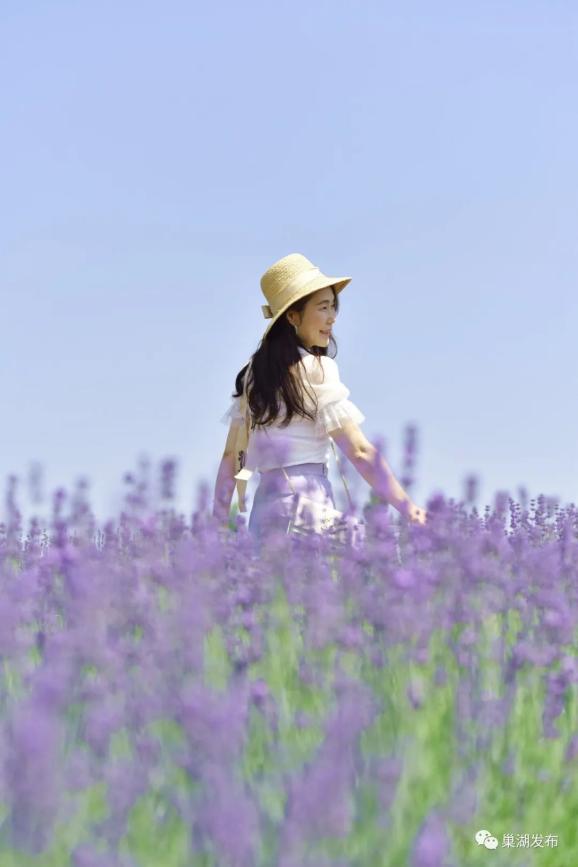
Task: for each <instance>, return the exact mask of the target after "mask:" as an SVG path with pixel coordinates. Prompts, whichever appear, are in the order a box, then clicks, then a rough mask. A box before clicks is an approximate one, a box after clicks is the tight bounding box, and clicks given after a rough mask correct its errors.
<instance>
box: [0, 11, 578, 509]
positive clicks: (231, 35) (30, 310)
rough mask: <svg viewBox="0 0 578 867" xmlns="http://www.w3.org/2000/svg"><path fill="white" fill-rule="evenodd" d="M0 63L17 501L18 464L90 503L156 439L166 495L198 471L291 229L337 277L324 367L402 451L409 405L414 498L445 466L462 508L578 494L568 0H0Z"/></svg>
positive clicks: (575, 147) (10, 432) (577, 202)
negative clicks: (86, 489) (331, 366)
mask: <svg viewBox="0 0 578 867" xmlns="http://www.w3.org/2000/svg"><path fill="white" fill-rule="evenodd" d="M0 76H1V80H2V82H3V87H2V110H1V113H0V123H1V136H0V155H1V161H0V172H1V190H2V208H1V210H0V250H1V259H0V296H1V308H0V309H1V319H0V321H1V324H2V352H1V362H0V393H1V395H2V407H3V409H2V413H1V417H0V439H1V444H2V448H1V449H0V483H1V487H2V498H3V492H4V487H5V480H6V477H7V476H8V474H9V473H15V474H17V475H19V476H20V477H21V478H22V480H23V483H24V484H23V487H22V488H21V496H20V503H21V506H22V508H23V510H24V513H25V515H26V514H27V512H28V510H29V501H28V498H27V486H26V484H25V480H26V476H27V473H28V470H29V466H30V464H31V462H32V461H39V462H41V463H42V465H43V467H44V472H45V491H46V493H47V494H50V493H51V492H52V491H54V489H56V488H57V487H59V486H61V485H62V486H64V487H66V488H67V489H68V490H71V489H72V488H73V485H74V483H75V480H76V479H78V478H79V477H81V476H84V477H86V478H88V479H89V481H90V485H91V501H92V503H93V506H94V508H95V509H96V512H97V514H98V515H99V517H103V516H107V515H109V514H111V510H112V509H114V508H115V507H116V505H115V504H116V502H117V497H118V496H119V495H120V493H121V492H122V489H123V486H122V476H123V474H124V472H126V471H132V470H135V469H136V467H137V462H138V459H139V456H140V455H143V454H145V455H147V456H148V457H149V458H150V460H151V461H153V463H157V462H159V461H160V460H162V459H163V458H167V457H173V458H175V459H177V460H178V461H179V476H178V494H179V499H178V505H179V507H180V508H182V509H183V510H184V511H185V512H186V513H187V514H189V513H190V511H191V510H192V508H193V507H194V501H195V496H194V494H195V491H196V489H197V484H198V482H199V481H200V480H201V479H204V480H205V481H207V482H209V484H210V486H211V492H212V487H213V484H214V479H215V475H216V472H217V467H218V463H219V460H220V456H221V452H222V448H223V445H224V441H225V437H226V428H225V427H224V425H222V424H221V423H220V418H221V416H222V415H223V413H224V412H225V410H226V409H227V407H228V406H229V401H230V397H229V395H230V393H231V391H232V390H233V386H234V377H235V375H236V374H237V372H238V371H239V369H240V368H241V367H242V365H243V364H245V362H246V361H247V360H248V358H249V356H250V355H251V353H252V352H253V351H254V350H255V349H256V348H257V345H258V342H259V340H260V337H261V335H262V332H263V331H264V328H265V326H266V321H265V320H264V319H263V316H262V313H261V304H263V303H265V299H264V298H263V296H262V294H261V291H260V287H259V279H260V277H261V274H262V273H263V271H265V270H266V268H268V267H269V265H270V264H272V263H273V262H274V261H275V260H276V259H278V258H280V257H281V256H284V255H286V254H287V253H291V252H302V253H304V254H305V255H306V256H308V257H309V258H310V259H312V261H313V262H314V263H315V264H317V265H319V266H320V267H321V268H322V269H323V270H325V271H326V272H327V273H330V274H337V275H340V274H346V275H351V276H352V277H353V280H352V282H351V284H350V285H349V286H348V287H347V288H346V289H345V290H344V292H343V293H342V295H341V296H340V300H341V309H340V313H339V316H338V319H337V323H336V327H335V336H336V338H337V341H338V346H339V352H338V355H337V359H336V360H337V362H338V365H339V369H340V373H341V378H342V380H343V381H344V382H345V384H346V385H347V386H348V388H349V389H350V391H351V395H350V398H351V400H353V401H354V402H355V403H356V404H357V406H359V408H360V409H361V410H362V412H363V413H364V414H365V416H366V421H365V423H364V425H363V430H364V432H365V434H366V435H367V436H368V437H369V438H370V439H375V437H378V436H381V437H382V438H383V439H384V440H385V443H386V449H387V451H386V455H387V458H388V460H389V463H390V465H391V466H392V469H393V470H394V472H396V474H398V475H399V474H400V471H401V457H402V447H403V429H404V426H405V425H406V424H408V423H414V424H416V425H417V426H418V428H419V446H418V448H419V454H418V462H417V467H416V474H417V479H418V484H417V486H416V487H415V489H414V490H413V496H414V499H415V500H416V501H417V502H418V503H419V504H425V500H426V498H427V497H428V496H430V494H431V493H432V492H434V491H444V492H445V493H446V495H447V496H452V497H460V496H461V495H462V493H463V480H464V478H465V476H466V475H468V474H469V473H476V474H478V475H479V476H480V481H481V487H480V498H479V504H480V505H481V506H482V507H483V505H484V504H485V503H486V502H489V503H491V502H493V495H494V492H495V491H496V490H498V489H499V490H506V491H509V492H510V493H511V494H512V495H513V496H516V495H517V491H518V488H519V486H520V485H524V486H525V487H526V488H527V490H528V492H529V494H530V496H536V495H537V494H539V493H545V494H546V495H548V496H557V497H560V499H561V501H562V502H564V503H566V502H571V501H573V502H576V501H577V484H578V457H577V447H576V442H577V428H578V410H577V401H576V393H577V390H578V381H577V380H578V376H577V372H576V371H577V365H576V335H577V334H578V300H577V277H578V250H577V245H576V227H577V225H578V162H577V160H576V154H577V153H578V118H577V115H576V105H577V104H578V7H577V6H576V4H575V3H572V2H571V0H565V2H558V0H543V2H532V0H528V2H524V3H507V2H506V3H505V2H503V0H500V2H487V0H484V2H481V0H479V2H470V3H462V2H457V0H456V2H444V0H440V2H437V3H431V2H427V0H422V2H404V3H387V2H383V0H380V2H363V3H354V2H348V3H344V2H335V0H331V2H325V0H324V2H313V3H312V2H304V0H299V2H295V0H292V2H290V3H289V2H275V3H266V2H258V3H257V2H251V0H250V2H244V3H236V2H235V3H234V2H227V3H216V4H202V5H201V4H198V3H194V2H184V0H165V2H163V3H162V4H161V3H158V2H155V3H152V2H142V0H139V2H134V0H125V2H121V3H118V2H111V0H101V2H99V3H89V2H82V0H77V2H64V0H50V2H48V0H30V2H27V3H22V2H21V0H3V2H2V4H1V6H0ZM331 477H332V480H333V482H334V488H335V490H336V492H337V491H338V490H339V487H340V481H339V476H338V475H337V473H336V470H335V468H334V467H332V468H331ZM361 489H362V490H365V491H366V492H367V491H368V488H367V486H365V483H363V485H362V488H361ZM248 490H249V495H250V499H249V503H250V500H251V492H252V491H254V486H252V483H251V484H250V486H249V489H248ZM0 509H3V503H2V506H1V507H0ZM34 511H35V512H36V513H37V514H42V513H43V512H42V508H38V507H36V508H35V510H34ZM0 514H1V512H0Z"/></svg>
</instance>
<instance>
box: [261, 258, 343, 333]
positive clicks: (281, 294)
mask: <svg viewBox="0 0 578 867" xmlns="http://www.w3.org/2000/svg"><path fill="white" fill-rule="evenodd" d="M350 282H351V277H327V276H326V275H325V274H324V273H323V272H322V271H321V270H320V269H319V268H318V267H317V266H316V265H314V264H313V263H312V262H310V261H309V259H308V258H307V257H306V256H302V255H301V253H290V254H289V255H288V256H284V257H283V258H282V259H279V260H278V261H277V262H275V263H274V264H273V265H271V267H270V268H268V269H267V271H265V273H264V274H263V276H262V277H261V291H262V292H263V295H264V296H265V298H266V299H267V304H263V305H262V307H261V310H262V311H263V316H264V317H265V319H271V322H270V323H269V325H268V326H267V328H266V329H265V332H264V334H263V338H265V337H266V336H267V334H268V333H269V331H270V329H271V328H272V327H273V325H274V324H275V322H276V321H277V320H278V319H279V317H280V316H281V315H282V314H283V313H285V311H286V310H287V308H289V307H291V305H292V304H293V303H294V302H295V301H297V300H298V299H299V298H303V296H304V295H309V294H310V293H311V292H317V290H318V289H325V287H326V286H334V287H335V291H336V292H341V290H342V289H344V288H345V287H346V286H347V284H348V283H350Z"/></svg>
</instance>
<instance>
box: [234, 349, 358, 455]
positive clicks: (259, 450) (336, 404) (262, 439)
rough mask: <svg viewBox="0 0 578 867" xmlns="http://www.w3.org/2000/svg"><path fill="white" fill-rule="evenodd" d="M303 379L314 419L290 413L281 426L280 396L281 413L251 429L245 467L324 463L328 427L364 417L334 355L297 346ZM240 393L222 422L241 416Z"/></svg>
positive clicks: (283, 408) (306, 400)
mask: <svg viewBox="0 0 578 867" xmlns="http://www.w3.org/2000/svg"><path fill="white" fill-rule="evenodd" d="M299 352H300V354H301V367H302V375H303V383H304V389H303V391H304V394H303V396H304V402H305V406H306V407H307V409H308V410H310V411H311V412H314V413H315V402H314V401H313V399H312V398H311V397H310V395H309V394H308V392H312V393H313V394H314V395H315V398H316V400H317V412H316V418H315V421H312V420H311V419H309V418H303V417H302V416H299V415H295V416H293V418H292V420H291V422H290V423H289V424H288V425H287V427H285V428H282V427H280V423H281V422H282V421H283V419H284V418H285V404H284V401H283V399H282V398H280V400H279V403H280V413H279V416H278V417H277V419H276V420H275V421H274V422H272V423H271V424H269V425H266V426H265V427H256V428H255V429H254V430H252V431H251V432H250V438H249V447H248V449H247V457H246V462H245V466H246V468H247V469H248V470H251V471H255V470H269V469H273V468H275V467H280V466H285V467H288V466H292V465H293V464H302V463H325V464H326V463H327V462H328V461H329V459H330V457H331V445H330V437H329V431H331V430H335V429H336V428H340V427H342V426H343V424H344V422H345V421H348V420H353V421H354V422H356V423H357V424H361V423H362V422H363V421H365V416H364V415H363V413H362V412H361V411H360V410H359V409H358V408H357V406H355V404H354V403H352V402H351V401H350V400H349V399H348V398H349V393H350V392H349V389H348V388H347V387H346V386H345V385H344V384H343V383H342V382H341V380H340V378H339V368H338V367H337V363H336V361H335V359H333V358H329V357H328V356H326V355H322V356H319V357H318V358H316V357H315V356H314V355H313V354H312V353H310V352H307V350H306V349H303V348H302V347H299ZM240 404H241V397H240V396H239V397H234V398H232V400H231V406H230V407H229V409H228V410H227V412H226V413H225V415H224V416H223V417H222V419H221V422H222V423H223V424H226V425H229V424H230V423H231V421H234V420H235V419H240V420H242V415H241V412H240Z"/></svg>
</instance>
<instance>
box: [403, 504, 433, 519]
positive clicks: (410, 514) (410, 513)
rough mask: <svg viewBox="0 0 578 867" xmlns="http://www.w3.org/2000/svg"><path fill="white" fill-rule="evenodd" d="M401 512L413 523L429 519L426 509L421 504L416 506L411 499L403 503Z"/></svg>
mask: <svg viewBox="0 0 578 867" xmlns="http://www.w3.org/2000/svg"><path fill="white" fill-rule="evenodd" d="M400 513H401V514H402V515H403V516H404V517H405V518H407V519H408V520H409V521H411V523H412V524H425V523H426V520H427V512H426V510H425V509H422V508H421V507H420V506H416V504H415V503H412V502H411V501H410V502H409V503H404V504H403V506H402V508H401V509H400Z"/></svg>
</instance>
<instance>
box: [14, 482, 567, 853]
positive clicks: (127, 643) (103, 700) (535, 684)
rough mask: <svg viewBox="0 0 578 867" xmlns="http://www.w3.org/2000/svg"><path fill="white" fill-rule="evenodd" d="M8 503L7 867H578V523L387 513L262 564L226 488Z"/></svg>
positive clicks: (554, 516) (542, 512) (556, 511)
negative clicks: (191, 501) (100, 506)
mask: <svg viewBox="0 0 578 867" xmlns="http://www.w3.org/2000/svg"><path fill="white" fill-rule="evenodd" d="M6 503H7V512H6V514H7V520H6V521H5V522H4V523H3V524H2V525H0V585H1V593H0V652H1V655H2V669H1V670H2V680H1V684H2V689H1V713H0V786H1V790H0V864H1V865H2V867H32V865H38V867H40V865H42V867H65V865H74V867H117V865H118V867H121V865H122V867H159V865H162V867H272V865H275V867H346V865H347V867H350V865H351V867H374V865H384V867H399V865H412V867H438V865H456V867H477V865H480V867H482V865H487V864H490V863H492V864H494V865H544V867H553V865H560V867H566V865H572V864H576V863H578V832H577V830H576V821H575V817H576V815H578V790H577V778H578V775H577V769H578V734H577V726H578V708H577V701H576V685H577V682H578V661H577V656H576V637H577V633H576V622H577V618H578V598H577V587H576V585H577V575H578V541H577V539H578V514H577V511H576V508H575V507H574V505H573V504H571V505H568V506H565V507H561V506H559V505H557V504H556V505H554V504H553V503H552V502H551V501H548V500H547V498H546V497H544V496H542V497H539V498H537V499H536V500H531V501H530V502H529V503H518V502H516V501H514V500H513V499H511V498H505V497H503V496H502V497H500V496H498V495H497V496H496V497H495V502H494V504H493V506H492V507H490V506H486V507H485V508H484V510H483V511H482V513H481V514H480V513H478V511H477V509H476V508H475V507H473V506H471V504H465V503H462V502H455V501H453V500H447V499H445V498H444V497H443V496H441V495H436V496H434V497H433V498H432V499H430V501H428V502H427V503H425V504H424V505H425V506H426V507H427V509H428V515H429V519H428V523H427V525H426V526H417V525H410V524H408V523H407V522H404V521H403V519H401V518H400V517H399V516H398V515H397V513H395V512H392V510H388V509H386V508H385V507H383V506H378V505H376V504H375V503H373V502H371V501H370V502H369V503H367V504H366V505H365V507H364V515H365V518H366V522H367V537H366V540H365V543H364V545H362V546H361V547H359V548H349V549H345V550H334V549H331V548H329V547H328V543H327V542H326V540H325V539H319V538H318V539H316V540H315V541H314V542H309V541H304V540H301V539H295V538H292V537H287V536H275V537H273V538H272V539H271V541H270V544H269V545H268V546H267V547H266V548H265V550H264V551H263V553H262V556H261V557H260V558H257V557H256V556H255V553H254V550H253V547H252V540H251V538H250V536H249V534H248V532H247V529H246V519H245V516H241V515H236V514H235V511H234V510H233V512H232V517H231V520H230V525H229V527H228V528H222V527H218V526H217V525H216V523H215V522H214V521H213V519H212V518H211V517H210V500H209V496H208V488H207V486H204V485H202V486H201V487H200V489H199V492H198V505H197V507H196V510H195V511H194V513H193V514H192V515H191V516H190V519H188V520H187V519H185V517H184V516H183V515H182V514H177V513H176V511H175V510H174V509H173V508H163V509H154V510H153V509H151V508H150V505H148V506H147V503H146V502H143V501H142V499H140V500H139V499H138V498H130V497H127V500H126V504H125V508H123V510H122V512H121V513H120V515H119V517H118V518H115V519H110V520H109V521H108V522H107V523H105V524H104V525H103V526H99V525H98V524H97V522H96V521H95V519H94V516H93V514H92V512H91V510H90V506H89V504H88V503H87V502H84V503H82V502H80V503H79V502H74V503H73V502H69V499H68V498H67V495H66V494H65V492H63V491H59V492H57V493H56V495H55V496H54V502H53V512H52V518H51V520H50V521H49V522H48V524H47V525H46V526H42V525H41V522H40V521H38V520H35V521H32V522H31V524H30V526H29V527H28V528H27V529H26V530H25V529H24V528H23V527H22V522H21V519H20V515H19V512H18V507H17V504H16V501H15V498H14V496H13V495H10V496H8V497H7V499H6ZM478 832H482V833H478ZM483 832H485V833H483ZM476 836H477V839H476ZM488 849H491V850H492V851H488Z"/></svg>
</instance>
